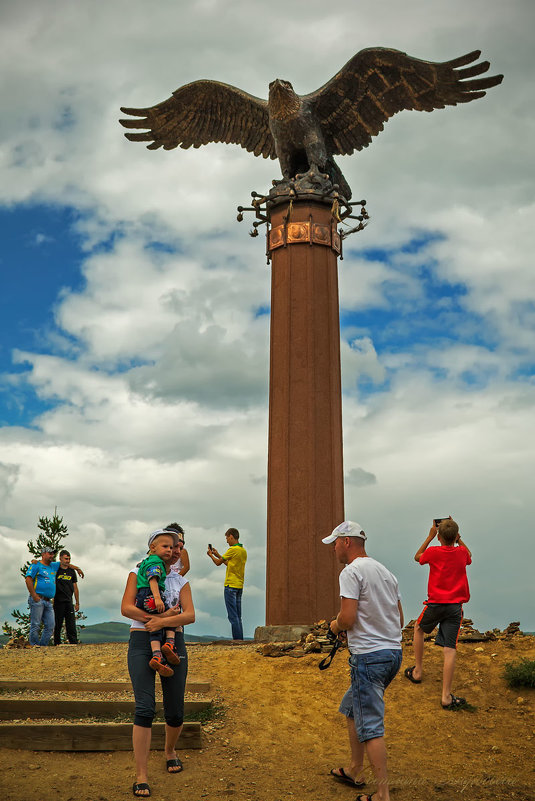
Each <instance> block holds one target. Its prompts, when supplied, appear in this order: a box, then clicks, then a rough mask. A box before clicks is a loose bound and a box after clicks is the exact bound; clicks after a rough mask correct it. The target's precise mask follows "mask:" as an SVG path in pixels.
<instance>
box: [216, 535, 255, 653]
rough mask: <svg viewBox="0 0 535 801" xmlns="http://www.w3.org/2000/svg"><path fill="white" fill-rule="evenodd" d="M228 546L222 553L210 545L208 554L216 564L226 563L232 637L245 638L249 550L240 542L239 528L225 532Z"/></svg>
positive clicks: (227, 597)
mask: <svg viewBox="0 0 535 801" xmlns="http://www.w3.org/2000/svg"><path fill="white" fill-rule="evenodd" d="M225 539H226V540H227V545H228V548H227V550H226V551H225V553H224V554H223V555H221V554H220V553H219V552H218V551H217V549H216V548H214V547H212V545H209V546H208V550H207V552H206V553H207V554H208V556H209V557H210V559H211V560H212V562H213V563H214V565H223V564H224V565H226V567H227V572H226V573H225V591H224V592H225V606H226V607H227V615H228V619H229V621H230V625H231V627H232V639H233V640H243V626H242V622H241V596H242V592H243V577H244V574H245V563H246V561H247V551H246V550H245V548H244V547H243V545H242V544H241V543H240V542H239V539H240V532H239V531H238V529H237V528H229V530H228V531H227V533H226V534H225Z"/></svg>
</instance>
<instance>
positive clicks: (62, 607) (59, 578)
mask: <svg viewBox="0 0 535 801" xmlns="http://www.w3.org/2000/svg"><path fill="white" fill-rule="evenodd" d="M59 564H60V566H59V569H58V572H57V573H56V595H55V598H54V617H55V619H56V625H55V628H54V645H60V643H61V627H62V626H63V621H64V620H65V630H66V632H67V639H68V640H69V642H70V643H71V644H72V645H74V644H76V643H77V642H78V639H77V637H76V618H75V612H77V611H78V610H79V608H80V597H79V595H78V579H77V576H76V571H75V570H74V569H73V568H72V567H70V564H71V555H70V553H69V552H68V551H60V554H59ZM82 577H83V574H82ZM73 594H74V600H75V604H74V606H73V602H72V596H73Z"/></svg>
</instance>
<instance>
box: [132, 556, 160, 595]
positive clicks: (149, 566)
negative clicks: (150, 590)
mask: <svg viewBox="0 0 535 801" xmlns="http://www.w3.org/2000/svg"><path fill="white" fill-rule="evenodd" d="M165 576H166V570H165V565H164V563H163V560H162V559H160V557H159V556H156V554H155V553H152V554H151V555H150V556H147V558H146V559H143V561H142V562H141V564H140V566H139V570H138V571H137V589H138V590H140V589H142V588H143V587H150V584H149V579H151V578H157V579H158V587H159V588H160V591H161V592H164V590H165Z"/></svg>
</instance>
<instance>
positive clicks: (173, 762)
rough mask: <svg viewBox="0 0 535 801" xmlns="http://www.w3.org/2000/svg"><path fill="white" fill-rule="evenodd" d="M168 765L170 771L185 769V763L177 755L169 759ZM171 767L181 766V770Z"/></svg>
mask: <svg viewBox="0 0 535 801" xmlns="http://www.w3.org/2000/svg"><path fill="white" fill-rule="evenodd" d="M166 765H167V772H168V773H182V771H183V770H184V765H183V764H182V762H181V761H180V759H179V758H178V757H175V758H174V759H168V760H167V762H166ZM169 768H180V770H169Z"/></svg>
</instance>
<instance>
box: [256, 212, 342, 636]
mask: <svg viewBox="0 0 535 801" xmlns="http://www.w3.org/2000/svg"><path fill="white" fill-rule="evenodd" d="M287 213H288V204H287V203H283V204H281V205H279V206H275V207H274V208H273V209H272V210H271V220H270V222H271V231H270V234H269V241H268V248H269V250H270V252H271V258H272V262H271V264H272V285H271V286H272V288H271V356H270V388H269V449H268V494H267V498H268V500H267V503H268V511H267V568H266V570H267V575H266V624H267V625H285V624H307V623H313V622H314V621H317V620H320V619H322V618H330V617H331V616H332V615H334V614H335V612H336V611H337V609H338V603H339V602H338V597H339V592H338V573H339V570H340V566H339V565H338V564H337V563H336V560H335V558H334V553H333V551H332V548H330V547H328V546H326V545H323V544H322V543H321V537H324V536H326V535H327V534H329V533H330V532H331V530H332V529H333V528H334V526H336V525H337V524H338V523H340V522H341V521H342V520H343V519H344V489H343V459H342V404H341V385H340V324H339V313H338V275H337V258H338V253H339V252H340V241H339V236H338V233H337V231H336V225H335V224H333V223H334V222H335V221H334V220H333V218H332V216H331V204H330V203H328V204H323V203H321V202H312V201H310V200H308V199H306V200H299V201H294V204H293V208H292V209H291V212H290V216H289V219H285V215H287Z"/></svg>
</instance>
